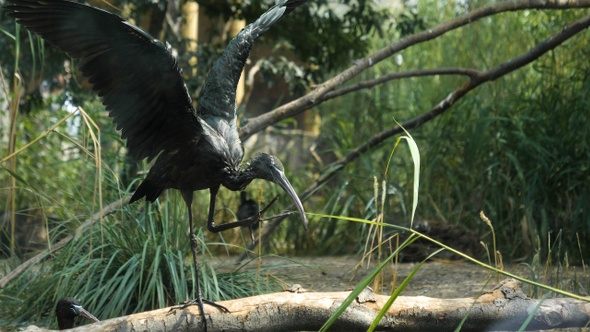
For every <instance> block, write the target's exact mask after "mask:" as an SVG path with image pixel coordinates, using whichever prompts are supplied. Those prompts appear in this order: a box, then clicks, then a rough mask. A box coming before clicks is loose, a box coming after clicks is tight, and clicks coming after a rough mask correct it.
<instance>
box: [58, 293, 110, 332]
mask: <svg viewBox="0 0 590 332" xmlns="http://www.w3.org/2000/svg"><path fill="white" fill-rule="evenodd" d="M55 315H56V316H57V326H58V327H59V329H60V330H65V329H71V328H73V327H74V318H76V317H84V318H86V319H89V320H92V321H94V322H99V320H98V318H96V317H94V315H92V314H91V313H89V312H88V311H86V309H84V308H82V305H80V302H78V301H77V300H76V299H74V298H71V297H64V298H63V299H61V300H59V301H57V305H56V306H55Z"/></svg>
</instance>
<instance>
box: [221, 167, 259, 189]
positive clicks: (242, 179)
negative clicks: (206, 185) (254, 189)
mask: <svg viewBox="0 0 590 332" xmlns="http://www.w3.org/2000/svg"><path fill="white" fill-rule="evenodd" d="M252 180H254V177H253V176H252V174H251V173H250V172H249V171H248V170H244V171H238V172H236V173H234V174H231V175H230V176H227V177H225V178H224V179H223V182H222V184H223V186H224V187H226V188H227V189H229V190H233V191H238V190H244V189H245V188H246V186H247V185H249V184H250V182H252Z"/></svg>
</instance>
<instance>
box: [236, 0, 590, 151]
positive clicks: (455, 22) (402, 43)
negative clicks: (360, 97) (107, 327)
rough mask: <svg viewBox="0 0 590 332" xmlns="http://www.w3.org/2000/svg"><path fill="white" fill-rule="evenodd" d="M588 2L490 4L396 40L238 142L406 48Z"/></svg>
mask: <svg viewBox="0 0 590 332" xmlns="http://www.w3.org/2000/svg"><path fill="white" fill-rule="evenodd" d="M588 7H590V0H576V1H571V0H553V1H551V0H516V1H506V2H500V3H495V4H491V5H488V6H484V7H482V8H478V9H476V10H474V11H472V12H470V13H467V14H465V15H462V16H459V17H457V18H455V19H452V20H450V21H447V22H444V23H441V24H439V25H437V26H436V27H433V28H431V29H428V30H426V31H422V32H419V33H416V34H413V35H410V36H407V37H404V38H402V39H400V40H399V41H397V42H395V43H393V44H391V45H389V46H386V47H384V48H382V49H381V50H379V51H377V52H375V53H373V54H372V55H369V56H368V57H365V58H363V59H359V60H358V61H355V64H354V65H353V66H351V67H350V68H348V69H346V70H344V71H343V72H341V73H340V74H338V75H337V76H334V77H333V78H331V79H329V80H327V81H326V82H324V83H322V84H320V85H318V86H317V87H316V89H315V90H313V91H312V92H310V93H308V94H307V95H305V96H303V97H301V98H298V99H296V100H293V101H291V102H289V103H287V104H284V105H282V106H280V107H278V108H276V109H274V110H273V111H271V112H268V113H265V114H262V115H260V116H257V117H254V118H250V119H249V120H248V124H247V125H245V126H243V127H241V128H240V138H241V139H242V141H245V140H246V139H247V138H249V137H250V136H252V135H253V134H255V133H257V132H259V131H261V130H263V129H265V128H266V127H269V126H271V125H273V124H275V123H277V122H279V121H281V120H283V119H285V118H289V117H292V116H294V115H296V114H298V113H301V112H303V111H305V110H307V109H309V108H311V107H313V106H315V105H318V104H320V103H322V102H323V101H324V100H325V95H326V94H327V93H328V92H330V91H332V90H334V89H335V88H336V87H338V86H341V85H342V84H344V83H346V82H348V81H350V80H351V79H352V78H354V77H355V76H357V75H358V74H360V73H361V72H363V71H365V70H366V69H368V68H370V67H371V66H374V65H375V64H377V63H379V62H381V61H383V60H385V59H387V58H388V57H390V56H392V55H394V54H395V53H398V52H400V51H402V50H404V49H406V48H408V47H410V46H413V45H416V44H419V43H422V42H426V41H429V40H432V39H434V38H437V37H439V36H441V35H443V34H445V33H447V32H449V31H453V30H455V29H458V28H460V27H463V26H465V25H468V24H471V23H473V22H475V21H477V20H480V19H482V18H484V17H488V16H493V15H496V14H499V13H504V12H509V11H520V10H525V9H573V8H588Z"/></svg>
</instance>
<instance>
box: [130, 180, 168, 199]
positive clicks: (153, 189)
mask: <svg viewBox="0 0 590 332" xmlns="http://www.w3.org/2000/svg"><path fill="white" fill-rule="evenodd" d="M162 191H164V187H159V186H157V185H155V184H154V183H153V182H152V181H150V180H148V179H145V180H143V182H142V183H141V184H140V185H139V187H137V189H136V190H135V192H134V193H133V196H131V199H130V200H129V203H133V202H135V201H138V200H140V199H141V198H142V197H145V199H146V200H147V201H150V202H154V201H155V200H156V199H157V198H158V197H159V196H160V194H161V193H162Z"/></svg>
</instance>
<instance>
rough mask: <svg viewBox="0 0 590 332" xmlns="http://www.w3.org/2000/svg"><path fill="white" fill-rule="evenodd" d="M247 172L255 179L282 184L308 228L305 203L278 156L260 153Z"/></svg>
mask: <svg viewBox="0 0 590 332" xmlns="http://www.w3.org/2000/svg"><path fill="white" fill-rule="evenodd" d="M245 173H248V174H250V176H251V177H252V178H254V179H264V180H267V181H271V182H274V183H276V184H278V185H279V186H281V188H283V190H284V191H285V192H286V193H287V194H288V195H289V196H291V199H292V200H293V203H295V206H296V207H297V210H298V211H299V213H300V214H301V220H302V221H303V226H304V227H305V228H306V229H307V218H306V217H305V211H304V210H303V204H301V201H300V200H299V197H298V196H297V193H296V192H295V189H293V186H291V183H290V182H289V180H288V179H287V177H286V176H285V168H284V167H283V164H282V163H281V161H280V160H279V159H278V158H277V157H275V156H273V155H269V154H266V153H259V154H257V155H256V156H255V157H254V159H252V161H251V162H250V164H249V165H248V167H247V168H246V171H245Z"/></svg>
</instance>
